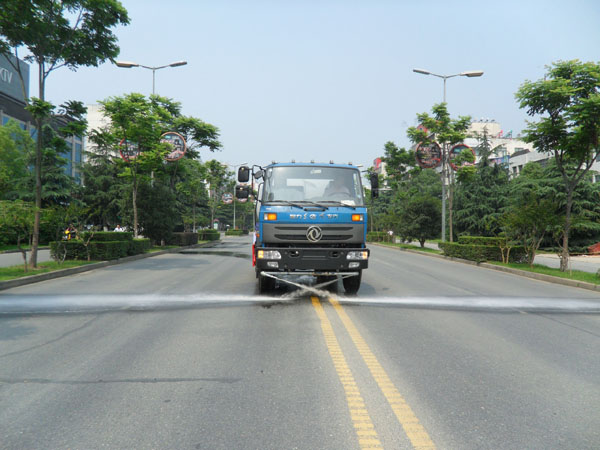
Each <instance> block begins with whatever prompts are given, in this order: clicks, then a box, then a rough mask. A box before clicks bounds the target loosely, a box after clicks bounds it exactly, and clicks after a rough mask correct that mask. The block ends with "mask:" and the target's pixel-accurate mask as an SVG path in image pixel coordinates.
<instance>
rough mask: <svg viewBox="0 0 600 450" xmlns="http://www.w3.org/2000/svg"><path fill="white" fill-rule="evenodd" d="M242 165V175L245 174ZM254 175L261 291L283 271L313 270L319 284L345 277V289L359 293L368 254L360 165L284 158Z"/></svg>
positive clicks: (255, 253)
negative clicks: (307, 161) (256, 189)
mask: <svg viewBox="0 0 600 450" xmlns="http://www.w3.org/2000/svg"><path fill="white" fill-rule="evenodd" d="M242 169H243V168H241V169H240V172H239V175H242V176H241V178H240V176H238V178H239V180H240V181H244V179H243V178H244V177H245V176H246V175H243V174H242V172H243V170H242ZM246 169H247V170H249V169H248V168H246ZM251 175H252V176H253V179H254V180H257V181H259V182H260V183H259V185H258V194H257V196H256V209H255V224H256V225H255V242H254V245H253V261H254V264H255V270H256V276H257V278H258V283H259V291H260V292H261V293H262V292H266V291H269V290H272V289H273V288H274V287H275V280H276V278H279V277H281V275H311V276H314V277H316V278H317V280H316V281H317V285H318V284H327V283H333V282H335V281H337V279H338V277H339V278H342V282H343V285H344V289H345V291H346V293H348V294H355V293H356V292H357V291H358V289H359V287H360V282H361V277H362V271H363V269H366V268H367V267H368V258H369V250H368V249H367V248H366V245H365V241H366V232H367V209H366V206H365V199H364V194H363V187H362V183H361V173H360V170H359V169H358V168H357V167H356V166H353V165H349V164H333V163H330V164H323V163H284V164H282V163H279V164H271V165H269V166H267V167H265V168H262V167H261V168H259V170H256V171H252V173H251ZM248 176H249V175H248ZM246 181H247V180H246ZM239 192H240V189H239V187H238V189H236V193H239ZM242 195H244V194H242ZM238 196H239V195H238Z"/></svg>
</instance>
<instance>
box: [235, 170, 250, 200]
mask: <svg viewBox="0 0 600 450" xmlns="http://www.w3.org/2000/svg"><path fill="white" fill-rule="evenodd" d="M249 179H250V168H249V167H247V166H242V167H240V168H239V169H238V181H239V182H240V183H247V182H248V180H249ZM238 198H239V197H238Z"/></svg>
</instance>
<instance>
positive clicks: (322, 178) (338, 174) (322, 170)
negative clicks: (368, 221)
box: [263, 166, 364, 206]
mask: <svg viewBox="0 0 600 450" xmlns="http://www.w3.org/2000/svg"><path fill="white" fill-rule="evenodd" d="M263 200H264V201H266V202H272V201H278V200H279V201H289V202H298V201H309V202H315V203H319V202H328V201H329V202H339V203H341V204H344V205H348V206H362V205H364V200H363V193H362V186H361V182H360V172H359V171H358V170H356V169H352V168H346V167H315V166H278V167H270V168H268V169H267V171H266V174H265V184H264V197H263Z"/></svg>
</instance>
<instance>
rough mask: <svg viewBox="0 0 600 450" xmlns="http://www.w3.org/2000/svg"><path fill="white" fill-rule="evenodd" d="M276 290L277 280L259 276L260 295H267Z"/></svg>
mask: <svg viewBox="0 0 600 450" xmlns="http://www.w3.org/2000/svg"><path fill="white" fill-rule="evenodd" d="M273 290H275V279H274V278H271V277H267V276H263V275H261V274H260V273H259V274H258V292H259V294H267V293H269V292H271V291H273Z"/></svg>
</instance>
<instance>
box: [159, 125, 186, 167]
mask: <svg viewBox="0 0 600 450" xmlns="http://www.w3.org/2000/svg"><path fill="white" fill-rule="evenodd" d="M160 142H161V144H169V146H170V147H171V151H170V152H169V153H168V154H167V156H165V159H166V160H167V161H177V160H178V159H181V158H183V155H185V150H186V148H187V147H186V144H185V139H184V138H183V136H182V135H180V134H179V133H175V132H174V131H168V132H166V133H164V134H163V135H162V136H161V137H160Z"/></svg>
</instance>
